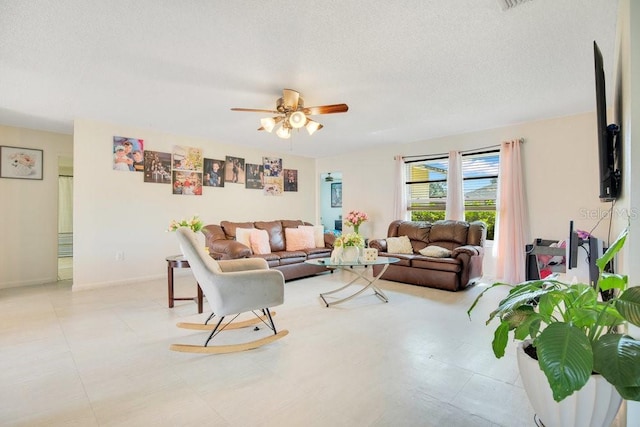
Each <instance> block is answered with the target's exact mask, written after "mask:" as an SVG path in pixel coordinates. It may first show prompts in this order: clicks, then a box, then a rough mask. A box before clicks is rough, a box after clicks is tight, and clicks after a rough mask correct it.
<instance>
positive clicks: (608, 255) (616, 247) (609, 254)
mask: <svg viewBox="0 0 640 427" xmlns="http://www.w3.org/2000/svg"><path fill="white" fill-rule="evenodd" d="M628 233H629V230H628V229H627V228H625V229H624V230H622V232H621V233H620V235H619V236H618V238H617V239H616V241H615V242H613V244H611V246H609V249H607V251H606V252H605V253H604V254H603V255H602V256H601V257H600V258H598V259H597V260H596V265H597V266H598V268H599V269H600V271H604V268H605V266H606V265H607V264H608V263H609V261H611V260H612V259H613V257H614V256H616V254H617V253H618V252H620V249H622V247H623V246H624V241H625V240H627V234H628Z"/></svg>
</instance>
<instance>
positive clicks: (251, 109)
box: [231, 108, 280, 114]
mask: <svg viewBox="0 0 640 427" xmlns="http://www.w3.org/2000/svg"><path fill="white" fill-rule="evenodd" d="M231 111H243V112H248V113H269V114H280V112H279V111H276V110H260V109H256V108H232V109H231Z"/></svg>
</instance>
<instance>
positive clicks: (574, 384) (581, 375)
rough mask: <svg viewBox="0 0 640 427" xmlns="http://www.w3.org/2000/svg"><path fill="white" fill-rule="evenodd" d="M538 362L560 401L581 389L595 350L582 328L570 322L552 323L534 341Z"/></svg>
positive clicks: (555, 396) (585, 380)
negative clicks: (592, 348)
mask: <svg viewBox="0 0 640 427" xmlns="http://www.w3.org/2000/svg"><path fill="white" fill-rule="evenodd" d="M535 346H536V350H537V352H538V363H539V365H540V368H541V369H542V370H543V371H544V374H545V375H546V377H547V380H548V381H549V385H550V386H551V391H552V393H553V398H554V400H555V401H556V402H560V401H561V400H563V399H564V398H565V397H567V396H569V395H571V394H572V393H573V392H574V391H576V390H580V389H581V388H582V387H583V386H584V385H585V384H586V383H587V380H588V379H589V377H590V376H591V371H592V369H593V352H592V350H591V343H590V342H589V339H588V338H587V336H586V335H585V334H584V332H583V331H582V330H580V329H579V328H576V327H575V326H572V325H569V324H567V323H552V324H550V325H549V326H547V328H546V329H544V330H543V331H542V332H541V333H540V335H539V336H538V338H537V339H536V341H535Z"/></svg>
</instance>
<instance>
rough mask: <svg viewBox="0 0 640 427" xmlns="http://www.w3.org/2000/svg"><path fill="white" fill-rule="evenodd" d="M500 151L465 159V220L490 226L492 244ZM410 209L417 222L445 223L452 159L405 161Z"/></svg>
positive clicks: (428, 158)
mask: <svg viewBox="0 0 640 427" xmlns="http://www.w3.org/2000/svg"><path fill="white" fill-rule="evenodd" d="M499 165H500V152H499V150H491V151H483V152H476V153H466V154H463V155H462V180H463V182H462V186H463V192H464V206H465V220H467V221H476V220H481V221H484V222H486V223H487V239H489V240H493V235H494V231H495V222H496V221H495V220H496V196H497V192H498V169H499ZM405 167H406V177H407V182H406V190H407V201H408V205H407V209H408V210H410V211H411V219H412V220H414V221H431V222H432V221H436V220H439V219H444V215H445V210H446V204H447V172H448V169H449V156H434V157H423V158H421V159H416V160H406V161H405Z"/></svg>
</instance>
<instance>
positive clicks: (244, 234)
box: [236, 228, 253, 249]
mask: <svg viewBox="0 0 640 427" xmlns="http://www.w3.org/2000/svg"><path fill="white" fill-rule="evenodd" d="M251 230H253V228H236V241H237V242H240V243H242V244H243V245H245V246H246V247H248V248H249V249H251Z"/></svg>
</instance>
